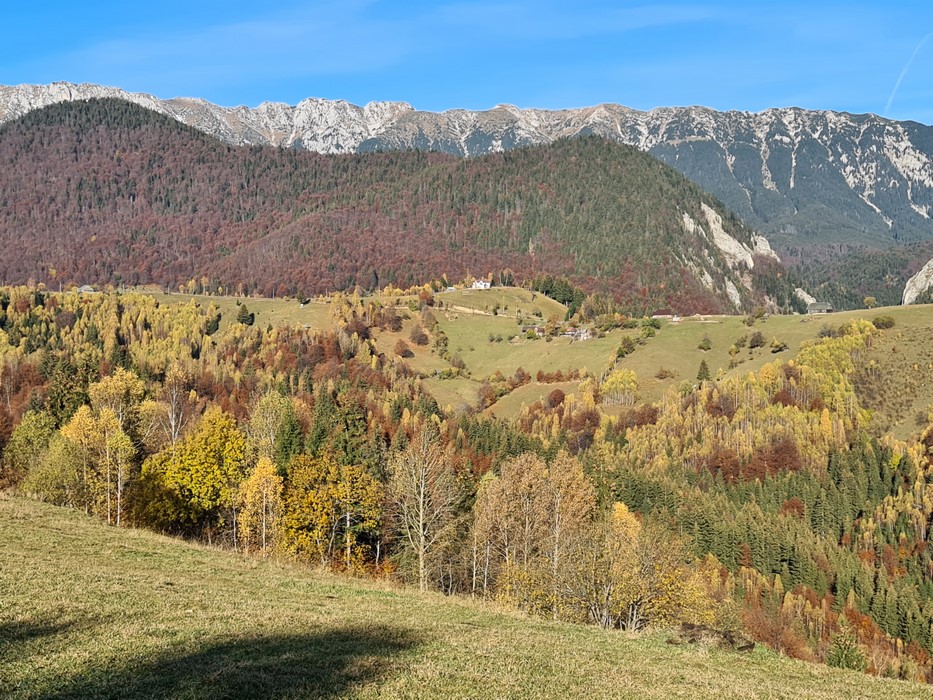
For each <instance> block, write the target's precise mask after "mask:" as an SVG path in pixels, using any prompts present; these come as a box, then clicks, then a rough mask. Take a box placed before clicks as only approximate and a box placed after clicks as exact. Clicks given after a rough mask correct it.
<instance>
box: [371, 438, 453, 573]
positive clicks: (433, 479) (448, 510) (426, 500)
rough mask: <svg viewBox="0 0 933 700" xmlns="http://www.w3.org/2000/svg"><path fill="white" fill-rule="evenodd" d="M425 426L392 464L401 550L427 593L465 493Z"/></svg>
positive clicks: (392, 491) (392, 496)
mask: <svg viewBox="0 0 933 700" xmlns="http://www.w3.org/2000/svg"><path fill="white" fill-rule="evenodd" d="M439 443H440V440H439V437H438V434H437V432H436V431H435V430H434V429H432V428H430V427H426V428H424V429H422V431H421V433H420V434H419V435H418V436H417V437H416V438H415V440H413V441H412V443H411V444H410V445H409V446H408V447H407V448H406V449H405V451H404V452H401V453H400V454H398V455H397V456H395V457H394V458H393V459H392V461H391V463H390V465H389V472H390V477H389V479H390V480H389V500H390V502H391V504H392V507H393V510H394V512H395V528H396V533H397V536H398V541H399V544H400V546H401V547H402V550H403V551H404V552H405V553H407V554H408V555H409V556H410V557H411V559H412V560H413V561H414V565H413V568H414V570H415V573H416V575H417V579H418V588H419V589H420V590H422V591H426V590H427V589H428V581H429V579H430V574H431V567H432V564H433V563H434V562H433V557H434V555H435V553H436V552H437V550H438V549H439V548H440V547H441V546H442V545H443V544H444V540H445V537H447V536H448V535H449V534H450V532H451V530H452V529H453V528H454V527H455V522H456V514H457V505H458V504H459V502H460V500H461V498H462V490H461V487H460V485H459V483H458V481H457V477H456V475H455V474H454V471H453V468H452V467H451V465H450V462H449V461H448V460H447V458H446V456H445V455H444V452H443V450H442V449H441V447H440V444H439Z"/></svg>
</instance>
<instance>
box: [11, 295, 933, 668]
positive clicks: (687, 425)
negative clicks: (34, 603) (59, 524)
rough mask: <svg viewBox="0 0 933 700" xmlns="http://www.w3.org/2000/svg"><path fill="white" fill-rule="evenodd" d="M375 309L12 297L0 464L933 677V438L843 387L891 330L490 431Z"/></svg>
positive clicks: (551, 406)
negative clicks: (392, 340) (882, 415)
mask: <svg viewBox="0 0 933 700" xmlns="http://www.w3.org/2000/svg"><path fill="white" fill-rule="evenodd" d="M370 303H371V302H367V301H366V300H361V299H357V298H348V297H338V298H337V300H336V301H335V303H334V305H333V326H332V328H331V329H329V330H326V331H315V330H310V329H296V328H269V327H267V328H262V327H260V326H259V325H258V324H253V325H247V324H243V323H230V324H226V325H224V326H221V324H219V323H218V315H219V312H218V310H217V308H216V307H214V306H213V305H210V304H207V305H203V306H202V305H198V304H197V303H196V302H193V301H192V302H190V303H186V304H173V305H163V304H159V303H158V302H157V301H156V300H154V299H153V298H151V297H147V296H145V295H141V294H135V293H131V294H113V293H104V294H84V295H82V294H78V293H74V292H72V293H64V294H52V293H49V292H47V291H45V290H43V289H41V288H26V287H16V288H5V289H2V290H0V360H2V365H0V367H2V369H0V447H2V450H3V456H2V472H0V478H2V480H3V482H4V485H6V486H7V487H13V488H15V489H16V490H17V491H18V492H20V493H23V494H28V495H32V496H34V497H37V498H40V499H42V500H45V501H48V502H51V503H56V504H59V505H65V506H70V507H73V508H77V509H81V510H83V511H85V512H87V513H89V514H92V515H94V516H96V517H100V518H101V519H103V520H106V521H107V522H110V523H112V524H113V525H114V526H129V525H132V526H143V527H149V528H152V529H155V530H157V531H160V532H166V533H171V534H175V535H179V536H183V537H188V538H193V539H198V540H203V541H207V542H211V543H213V544H217V545H221V546H225V547H229V548H231V549H235V550H238V551H241V552H245V553H247V554H249V555H255V556H278V557H287V558H292V559H295V560H298V561H304V562H307V563H308V564H310V565H314V566H321V567H326V568H330V569H334V570H338V571H343V572H347V573H351V574H354V575H363V576H380V577H392V578H398V579H400V580H403V581H406V582H408V583H410V584H412V585H416V586H418V587H419V588H420V589H422V590H438V591H442V592H444V593H447V594H465V595H473V596H482V597H489V598H495V599H497V600H500V601H502V602H504V603H507V604H510V605H513V606H515V607H517V608H520V609H522V610H525V611H528V612H529V614H536V615H543V616H547V617H551V618H554V619H563V620H572V621H577V622H583V623H591V624H599V625H601V626H604V627H607V628H621V629H629V630H638V629H643V628H645V627H650V626H659V625H660V626H663V625H668V624H674V623H678V622H685V621H688V622H694V623H702V624H706V625H710V626H715V627H718V628H722V629H734V630H743V631H744V633H745V634H747V635H749V636H751V637H752V638H754V639H756V640H758V641H760V642H763V643H766V644H769V645H770V646H772V647H774V648H776V649H778V650H780V651H782V652H784V653H788V654H791V655H793V656H797V657H799V658H806V659H811V660H823V661H828V662H830V663H833V664H835V665H844V666H847V667H853V668H863V669H865V670H868V671H871V672H873V673H878V674H889V675H894V676H898V677H905V678H915V679H921V680H922V679H929V678H930V669H931V665H930V656H929V655H930V653H931V651H933V563H931V555H930V549H929V545H930V538H931V534H930V529H931V528H930V527H929V525H930V521H931V513H933V487H931V485H930V483H929V482H930V469H931V457H933V430H931V429H927V431H926V432H925V433H924V434H923V435H922V437H921V439H920V441H919V442H916V443H910V444H908V443H902V442H896V441H894V440H892V439H890V438H885V439H884V440H877V439H873V438H869V437H867V436H866V432H865V427H866V424H867V413H866V412H865V411H864V410H863V409H862V408H861V407H860V405H859V402H858V399H857V396H856V394H855V391H854V389H853V387H852V383H851V380H850V377H851V375H852V373H853V372H854V371H855V368H856V366H857V365H858V363H859V362H860V356H861V355H862V354H863V353H864V352H865V349H866V347H867V346H868V345H869V344H871V343H872V342H873V341H874V339H875V338H876V337H877V334H878V333H879V332H882V331H879V330H878V329H876V328H875V327H874V326H872V325H871V324H870V323H867V322H860V323H853V324H850V325H848V326H846V327H844V328H841V329H839V332H838V333H836V334H834V337H826V338H823V339H820V340H819V341H817V342H814V343H811V344H809V345H807V346H805V347H804V348H803V349H802V350H801V352H800V354H799V355H798V357H797V358H796V359H795V360H794V361H786V362H785V361H780V360H778V361H776V362H774V363H772V364H769V365H766V366H765V367H764V368H763V369H762V370H760V371H759V372H756V373H752V374H748V375H746V376H741V377H736V378H734V379H729V380H722V381H719V382H712V381H705V382H701V383H698V384H697V385H696V386H684V387H681V388H680V389H679V390H678V389H674V390H671V392H670V393H669V394H668V395H667V396H665V397H664V399H663V400H662V401H660V402H657V403H655V404H645V403H643V402H642V400H641V398H640V395H639V389H638V380H637V377H636V376H635V375H634V374H633V373H630V372H628V371H627V370H625V369H624V368H621V367H620V368H617V369H616V370H614V371H613V372H610V373H609V374H607V375H606V376H605V377H603V378H594V377H589V378H586V379H584V380H583V382H582V383H581V385H580V388H579V390H578V391H577V392H576V393H568V394H566V395H564V394H563V392H560V393H561V395H560V396H558V395H556V394H553V392H552V396H549V397H548V399H547V400H546V401H543V402H540V403H537V404H535V405H533V406H530V407H528V408H527V409H525V411H524V412H523V413H522V414H521V415H520V416H518V417H517V418H516V420H515V421H513V422H503V421H497V420H493V419H490V418H486V417H484V416H483V415H482V414H480V413H475V414H470V413H461V414H454V413H453V412H450V411H448V410H445V409H442V408H441V407H440V406H438V405H437V403H436V401H434V399H433V398H432V397H431V396H430V395H429V394H428V393H427V392H426V391H425V389H424V388H423V386H422V384H421V380H420V378H419V377H418V376H417V375H415V374H414V373H413V372H412V371H411V369H410V368H409V367H408V366H407V365H406V363H405V361H404V359H403V358H401V357H399V356H397V355H392V356H387V355H384V354H382V353H380V352H379V351H378V349H377V346H376V343H375V342H374V339H373V338H374V336H375V335H376V334H378V332H379V331H380V329H381V328H387V327H396V326H397V318H393V316H394V314H393V313H392V312H390V311H388V310H384V309H379V308H375V307H373V306H371V305H368V304H370ZM221 328H222V329H221ZM660 332H662V333H663V330H661V331H660ZM610 414H611V415H610Z"/></svg>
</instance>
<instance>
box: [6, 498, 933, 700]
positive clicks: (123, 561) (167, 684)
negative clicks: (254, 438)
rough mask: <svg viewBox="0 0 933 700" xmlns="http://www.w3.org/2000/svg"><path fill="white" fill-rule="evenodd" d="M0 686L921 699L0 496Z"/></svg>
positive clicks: (766, 660)
mask: <svg viewBox="0 0 933 700" xmlns="http://www.w3.org/2000/svg"><path fill="white" fill-rule="evenodd" d="M0 533H2V537H0V562H2V566H0V697H4V698H10V699H13V698H63V699H64V698H91V697H120V698H152V697H160V698H232V697H237V698H240V697H250V698H251V697H265V698H291V697H294V698H301V697H316V698H327V697H353V698H434V697H437V698H471V697H476V698H480V697H481V698H491V697H501V698H576V697H586V698H717V699H721V698H732V697H741V698H898V699H899V700H907V699H909V698H928V697H930V690H929V688H928V687H923V686H918V685H912V684H908V683H904V682H898V681H888V680H880V679H877V678H872V677H868V676H865V675H862V674H859V673H855V672H845V671H837V670H832V669H829V668H827V667H825V666H819V665H816V664H806V663H801V662H796V661H791V660H789V659H786V658H781V657H778V656H776V655H774V654H772V653H770V652H768V651H766V650H764V649H760V648H758V649H756V650H755V651H754V652H752V653H751V654H749V655H742V654H737V653H735V652H726V651H720V650H716V649H712V648H706V647H682V646H678V647H673V646H669V645H667V644H666V643H665V638H666V635H665V634H664V633H663V632H662V633H655V634H651V635H643V636H636V637H632V636H626V635H624V634H621V633H613V632H604V631H601V630H598V629H595V628H592V627H585V626H574V625H569V624H558V623H552V622H547V621H541V620H531V619H527V618H525V617H523V616H521V615H519V614H515V613H507V612H502V611H499V610H496V609H495V608H493V607H491V606H488V605H481V604H477V603H472V602H470V601H467V600H459V599H449V598H443V597H441V596H439V595H418V594H417V593H414V592H411V591H408V590H403V589H396V588H392V587H390V586H389V585H387V584H379V583H367V582H361V581H351V580H344V579H340V578H337V577H335V576H331V575H324V574H320V573H315V572H312V571H310V570H308V569H305V568H300V567H297V566H290V565H285V564H277V563H272V562H258V561H255V560H251V559H247V558H244V557H239V556H236V555H234V554H231V553H228V552H220V551H215V550H210V549H206V548H203V547H197V546H193V545H189V544H185V543H182V542H179V541H175V540H171V539H167V538H163V537H160V536H157V535H154V534H151V533H147V532H143V531H132V530H120V529H116V528H112V527H108V526H106V525H104V524H102V523H100V522H98V521H95V520H93V519H91V518H88V517H86V516H84V515H83V514H81V513H78V512H75V511H67V510H61V509H57V508H53V507H50V506H45V505H42V504H38V503H34V502H31V501H26V500H22V499H19V498H12V497H7V496H3V495H2V494H0Z"/></svg>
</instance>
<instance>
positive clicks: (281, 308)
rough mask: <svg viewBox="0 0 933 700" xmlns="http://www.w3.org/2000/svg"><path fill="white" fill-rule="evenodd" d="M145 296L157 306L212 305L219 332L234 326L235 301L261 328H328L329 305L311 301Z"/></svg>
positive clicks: (169, 295)
mask: <svg viewBox="0 0 933 700" xmlns="http://www.w3.org/2000/svg"><path fill="white" fill-rule="evenodd" d="M145 293H146V294H149V295H150V296H152V297H154V298H155V299H157V300H158V302H159V303H160V304H179V303H181V304H187V303H188V302H189V301H191V300H192V299H194V300H195V301H196V302H198V303H199V304H201V305H203V306H204V307H207V306H208V305H210V304H214V306H216V307H217V308H218V309H220V313H221V318H220V328H221V330H222V329H224V328H226V327H227V326H229V325H230V324H231V323H236V316H237V312H239V310H240V307H239V306H238V305H237V302H241V303H243V304H246V308H247V309H249V311H250V313H252V314H255V321H254V322H255V323H258V324H260V325H262V326H267V325H269V324H271V325H272V327H273V328H275V327H277V326H309V327H311V328H327V327H328V326H330V305H329V304H324V303H320V302H316V301H312V302H310V303H308V304H305V305H304V306H302V305H301V304H300V303H299V302H298V300H297V299H268V298H259V297H257V298H247V299H242V298H239V297H219V296H205V295H200V294H177V293H172V294H165V293H164V292H156V291H152V290H145Z"/></svg>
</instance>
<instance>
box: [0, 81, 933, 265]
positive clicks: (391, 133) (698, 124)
mask: <svg viewBox="0 0 933 700" xmlns="http://www.w3.org/2000/svg"><path fill="white" fill-rule="evenodd" d="M93 97H116V98H120V99H126V100H130V101H132V102H136V103H137V104H140V105H142V106H145V107H148V108H150V109H153V110H155V111H158V112H161V113H163V114H166V115H169V116H171V117H173V118H175V119H177V120H179V121H181V122H184V123H185V124H188V125H190V126H194V127H196V128H198V129H201V130H203V131H205V132H207V133H209V134H211V135H213V136H216V137H219V138H221V139H223V140H225V141H227V142H229V143H233V144H238V145H274V146H285V147H295V148H300V149H306V150H311V151H316V152H319V153H353V152H368V151H381V150H409V149H417V150H433V151H440V152H444V153H451V154H456V155H460V156H477V155H481V154H485V153H491V152H498V151H504V150H509V149H512V148H516V147H520V146H528V145H540V144H545V143H550V142H553V141H554V140H557V139H560V138H566V137H573V136H578V135H586V134H596V135H601V136H604V137H606V138H609V139H612V140H615V141H619V142H622V143H625V144H628V145H632V146H635V147H637V148H639V149H640V150H643V151H647V152H649V153H651V154H652V155H654V156H656V157H658V158H659V159H661V160H662V161H664V162H666V163H668V164H669V165H672V166H674V167H675V168H677V169H678V170H680V171H681V172H682V173H684V174H685V175H687V177H689V178H690V179H692V180H693V181H694V182H696V183H697V184H698V185H699V186H700V187H702V188H703V189H705V190H706V191H708V192H710V193H712V194H713V195H715V196H717V197H718V198H719V199H721V200H722V201H723V202H724V203H725V204H726V205H727V206H728V207H729V208H730V209H732V210H733V211H735V212H736V213H738V214H739V215H740V216H742V217H743V218H744V219H745V220H746V221H747V222H748V223H749V224H751V225H752V226H753V227H755V228H756V229H758V230H760V231H761V232H762V233H764V234H765V235H767V236H768V238H769V239H770V240H771V241H772V242H773V243H774V244H775V245H776V246H777V247H778V249H779V250H781V249H783V250H792V249H794V248H796V247H806V246H808V245H811V244H818V243H826V242H833V241H846V242H854V243H860V244H865V245H869V246H875V247H885V246H887V245H891V244H894V243H897V242H904V241H916V240H926V239H933V218H931V217H933V127H930V126H926V125H923V124H918V123H916V122H896V121H892V120H888V119H883V118H881V117H878V116H876V115H871V114H869V115H851V114H846V113H839V112H830V111H808V110H803V109H797V108H781V109H769V110H766V111H764V112H760V113H757V114H753V113H747V112H734V111H733V112H717V111H715V110H712V109H708V108H705V107H674V108H659V109H654V110H651V111H647V112H643V111H638V110H633V109H630V108H627V107H624V106H621V105H616V104H603V105H598V106H595V107H587V108H582V109H566V110H542V109H519V108H517V107H514V106H511V105H499V106H497V107H494V108H493V109H490V110H486V111H469V110H450V111H446V112H441V113H435V112H424V111H418V110H416V109H414V108H413V107H412V106H411V105H409V104H407V103H404V102H371V103H369V104H367V105H365V106H364V107H358V106H356V105H352V104H350V103H348V102H345V101H342V100H337V101H331V100H324V99H316V98H309V99H306V100H302V101H301V102H300V103H298V104H297V105H295V106H291V105H286V104H282V103H272V102H264V103H262V104H261V105H259V106H258V107H256V108H248V107H242V106H241V107H233V108H230V107H220V106H217V105H214V104H212V103H209V102H206V101H204V100H200V99H190V98H175V99H169V100H161V99H158V98H156V97H153V96H151V95H146V94H142V93H129V92H125V91H123V90H120V89H118V88H109V87H102V86H98V85H88V84H83V85H74V84H70V83H53V84H51V85H47V86H37V85H20V86H16V87H4V86H0V123H2V122H4V121H8V120H10V119H12V118H15V117H17V116H20V115H22V114H24V113H26V112H28V111H30V110H33V109H37V108H39V107H42V106H45V105H48V104H52V103H55V102H61V101H69V100H80V99H87V98H93Z"/></svg>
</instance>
